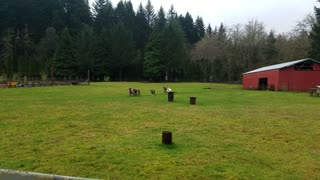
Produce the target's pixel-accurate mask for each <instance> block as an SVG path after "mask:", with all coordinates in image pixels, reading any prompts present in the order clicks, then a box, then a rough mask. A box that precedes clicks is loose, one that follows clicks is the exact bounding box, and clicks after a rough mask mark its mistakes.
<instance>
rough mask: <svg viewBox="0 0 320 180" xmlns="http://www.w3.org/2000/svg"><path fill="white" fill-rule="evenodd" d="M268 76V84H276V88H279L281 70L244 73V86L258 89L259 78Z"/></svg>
mask: <svg viewBox="0 0 320 180" xmlns="http://www.w3.org/2000/svg"><path fill="white" fill-rule="evenodd" d="M260 78H268V84H269V85H271V84H273V85H274V88H275V90H278V88H279V87H278V84H279V70H278V69H277V70H270V71H262V72H257V73H250V74H244V75H243V80H242V87H243V88H244V89H258V86H259V79H260Z"/></svg>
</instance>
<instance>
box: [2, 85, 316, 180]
mask: <svg viewBox="0 0 320 180" xmlns="http://www.w3.org/2000/svg"><path fill="white" fill-rule="evenodd" d="M165 85H168V86H169V87H170V88H172V89H173V90H174V91H176V92H177V93H176V94H175V102H174V103H168V102H167V96H166V94H164V93H163V90H162V87H163V86H165ZM129 87H134V88H140V89H141V93H142V95H141V96H140V97H129V96H128V93H127V89H128V88H129ZM206 87H211V88H212V89H211V90H208V89H204V88H206ZM150 89H156V91H157V95H156V96H151V94H150V93H149V90H150ZM190 96H196V97H197V105H196V106H192V105H189V97H190ZM163 130H171V131H172V132H173V141H174V143H175V144H174V145H171V146H165V145H161V132H162V131H163ZM0 168H2V169H15V170H24V171H33V172H41V173H52V174H60V175H69V176H80V177H89V178H103V179H217V178H223V179H225V178H231V179H235V178H236V179H238V178H239V179H270V178H272V179H278V178H281V179H317V178H320V98H316V97H310V96H309V95H308V94H307V93H296V92H268V91H247V90H242V89H241V86H239V85H222V84H214V85H212V84H201V83H177V84H161V83H160V84H147V83H94V84H92V85H91V86H79V87H77V86H68V87H67V86H66V87H47V88H24V89H0Z"/></svg>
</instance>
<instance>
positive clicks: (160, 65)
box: [143, 31, 165, 81]
mask: <svg viewBox="0 0 320 180" xmlns="http://www.w3.org/2000/svg"><path fill="white" fill-rule="evenodd" d="M162 47H163V34H162V33H161V32H159V31H154V32H153V33H152V34H151V37H150V40H149V42H148V44H147V47H146V52H145V56H144V64H143V69H144V75H145V77H147V78H148V80H150V81H163V80H165V79H164V77H165V65H164V62H163V57H162V55H163V54H162Z"/></svg>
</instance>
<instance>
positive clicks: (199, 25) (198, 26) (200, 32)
mask: <svg viewBox="0 0 320 180" xmlns="http://www.w3.org/2000/svg"><path fill="white" fill-rule="evenodd" d="M195 31H196V42H198V41H200V40H201V39H202V38H203V37H204V36H205V33H206V30H205V26H204V23H203V20H202V18H201V17H199V16H198V17H197V19H196V23H195Z"/></svg>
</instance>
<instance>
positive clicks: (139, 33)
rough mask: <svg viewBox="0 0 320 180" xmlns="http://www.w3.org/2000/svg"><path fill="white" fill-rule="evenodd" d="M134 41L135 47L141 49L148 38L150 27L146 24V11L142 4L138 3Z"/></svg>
mask: <svg viewBox="0 0 320 180" xmlns="http://www.w3.org/2000/svg"><path fill="white" fill-rule="evenodd" d="M136 27H137V28H136V29H137V30H136V37H137V38H136V42H137V48H138V49H139V50H140V51H143V49H144V48H145V44H146V42H147V40H148V37H149V34H150V32H151V29H150V28H149V25H148V20H147V16H146V11H145V9H144V8H143V6H142V4H141V3H140V5H139V8H138V12H137V15H136Z"/></svg>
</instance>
